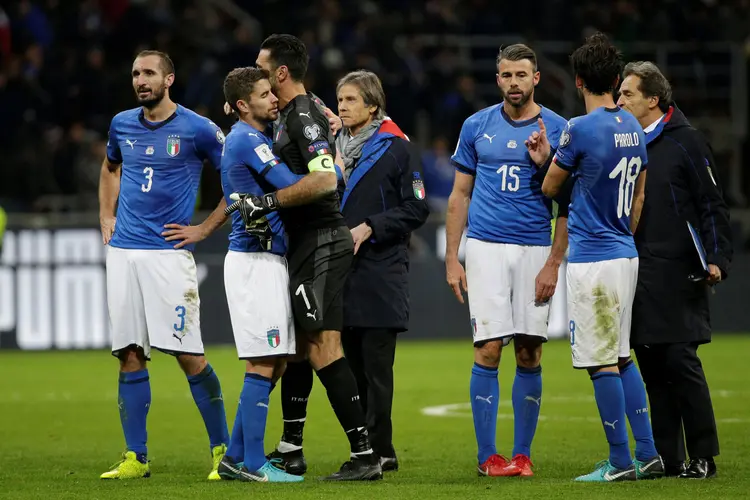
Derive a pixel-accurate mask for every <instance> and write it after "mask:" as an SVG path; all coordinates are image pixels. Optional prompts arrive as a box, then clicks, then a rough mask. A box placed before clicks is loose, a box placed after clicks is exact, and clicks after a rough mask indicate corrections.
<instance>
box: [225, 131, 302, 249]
mask: <svg viewBox="0 0 750 500" xmlns="http://www.w3.org/2000/svg"><path fill="white" fill-rule="evenodd" d="M269 132H270V130H269ZM301 178H302V176H298V175H294V174H292V173H291V172H290V171H289V169H288V168H287V167H286V165H284V164H283V163H281V160H279V158H278V157H277V156H276V155H274V154H273V141H272V140H271V137H269V136H268V135H267V134H265V133H263V132H261V131H259V130H258V129H256V128H254V127H252V126H250V125H248V124H247V123H245V122H243V121H238V122H237V123H235V124H234V126H232V130H231V131H230V132H229V134H228V135H227V140H226V144H225V145H224V151H223V153H222V158H221V185H222V188H223V189H224V196H225V197H226V200H227V204H232V203H234V202H233V201H232V200H230V199H229V195H230V194H232V193H248V194H254V195H257V196H262V195H263V194H265V193H269V192H271V191H275V190H276V189H281V188H285V187H287V186H290V185H292V184H294V183H295V182H297V181H298V180H299V179H301ZM266 217H267V218H268V222H269V223H270V225H271V230H272V231H273V234H274V236H273V240H272V242H271V252H272V253H275V254H277V255H284V254H285V253H286V242H285V237H284V228H283V225H282V223H281V218H280V217H279V214H278V212H272V213H270V214H268V215H267V216H266ZM229 249H230V250H234V251H237V252H263V251H266V250H265V249H264V248H263V247H262V246H261V244H260V241H259V240H258V238H257V237H255V236H251V235H249V234H247V232H246V231H245V223H244V222H242V217H241V216H240V213H239V212H234V213H233V214H232V232H231V233H230V234H229Z"/></svg>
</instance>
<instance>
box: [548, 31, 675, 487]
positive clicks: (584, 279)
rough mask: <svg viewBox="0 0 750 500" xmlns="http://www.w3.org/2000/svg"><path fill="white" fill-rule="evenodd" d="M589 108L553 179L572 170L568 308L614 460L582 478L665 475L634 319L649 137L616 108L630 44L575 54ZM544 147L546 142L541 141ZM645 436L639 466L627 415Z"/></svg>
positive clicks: (556, 182) (599, 41) (574, 126)
mask: <svg viewBox="0 0 750 500" xmlns="http://www.w3.org/2000/svg"><path fill="white" fill-rule="evenodd" d="M571 62H572V65H573V70H574V72H575V75H576V87H577V88H578V91H579V93H580V94H581V95H582V96H583V100H584V102H585V104H586V113H587V114H586V115H584V116H580V117H577V118H574V119H572V120H571V121H570V122H569V123H568V124H567V126H566V128H565V130H564V131H563V134H562V136H561V138H560V144H559V147H558V149H557V153H556V154H555V157H554V160H553V162H552V165H551V166H550V169H549V172H548V173H547V177H546V178H545V179H544V184H543V185H542V190H543V192H544V194H545V195H546V196H554V195H555V194H556V193H557V192H558V189H559V187H560V186H561V185H562V184H563V183H564V182H565V180H566V179H567V178H568V177H569V176H570V175H571V174H572V176H573V177H574V179H575V187H574V189H573V202H572V204H571V206H570V223H569V225H568V231H569V238H570V255H569V256H568V270H567V281H568V315H569V317H570V344H571V346H572V351H573V366H574V367H575V368H580V369H586V370H588V373H589V374H590V376H591V380H592V382H593V383H594V397H595V398H596V404H597V406H598V408H599V415H600V417H601V419H602V425H603V427H604V433H605V435H606V437H607V441H608V442H609V459H608V460H605V461H603V462H602V463H601V464H600V465H598V466H597V467H596V469H595V470H594V471H593V472H591V473H589V474H586V475H583V476H580V477H578V478H577V479H576V480H577V481H588V482H609V481H625V480H634V479H636V478H637V479H646V478H653V477H658V476H660V475H662V474H663V471H664V466H663V463H662V460H661V458H660V457H659V456H658V454H657V452H656V448H655V447H654V439H653V434H652V432H651V423H650V421H649V417H648V405H647V403H646V391H645V388H644V386H643V380H642V379H641V375H640V373H639V371H638V368H637V367H636V366H635V365H634V364H633V362H632V361H631V360H630V320H631V312H632V305H633V296H634V294H635V285H636V280H637V278H638V252H637V251H636V248H635V243H634V242H633V233H632V230H633V227H634V226H635V221H637V220H638V219H639V217H640V210H641V208H642V206H643V200H644V186H645V184H646V171H645V168H646V163H647V156H646V140H645V137H644V135H643V129H642V127H641V126H640V125H639V123H638V120H636V118H635V117H633V115H631V114H630V113H628V112H627V111H624V110H621V109H620V108H618V107H617V106H616V105H615V102H614V99H613V97H612V94H613V92H614V89H615V88H617V84H618V81H619V78H620V71H621V69H622V59H621V54H620V51H619V50H618V49H617V48H616V47H615V46H614V45H612V43H611V42H610V41H609V40H608V39H607V37H606V36H605V35H603V34H601V33H597V34H595V35H593V36H591V37H589V38H588V39H587V40H586V43H585V44H584V45H583V46H581V47H579V48H578V49H576V51H575V52H573V54H572V55H571ZM535 147H539V145H536V146H535ZM626 415H627V417H628V420H629V421H630V427H631V430H632V431H633V437H634V438H635V441H636V448H635V456H636V460H635V464H634V463H633V460H632V459H631V455H630V448H629V446H628V430H627V427H626V426H625V416H626Z"/></svg>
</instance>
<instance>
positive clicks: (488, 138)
mask: <svg viewBox="0 0 750 500" xmlns="http://www.w3.org/2000/svg"><path fill="white" fill-rule="evenodd" d="M495 135H497V134H495ZM495 135H493V136H489V135H487V134H484V135H483V136H482V138H483V139H487V140H488V141H490V144H492V139H494V138H495Z"/></svg>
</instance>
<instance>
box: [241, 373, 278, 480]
mask: <svg viewBox="0 0 750 500" xmlns="http://www.w3.org/2000/svg"><path fill="white" fill-rule="evenodd" d="M270 393H271V379H269V378H266V377H263V376H262V375H258V374H257V373H247V374H245V383H244V384H243V386H242V393H240V406H241V407H242V435H243V438H244V442H245V458H244V462H245V467H247V470H249V471H250V472H255V471H257V470H258V469H260V468H261V467H263V465H264V464H265V463H266V455H265V451H264V449H263V437H264V436H265V434H266V420H267V419H268V401H269V398H268V396H269V394H270Z"/></svg>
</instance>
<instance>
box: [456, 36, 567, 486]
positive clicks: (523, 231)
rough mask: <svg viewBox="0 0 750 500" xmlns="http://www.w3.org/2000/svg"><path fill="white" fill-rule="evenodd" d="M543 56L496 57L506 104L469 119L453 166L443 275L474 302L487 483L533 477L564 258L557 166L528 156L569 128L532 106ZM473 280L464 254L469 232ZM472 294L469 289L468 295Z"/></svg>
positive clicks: (475, 397)
mask: <svg viewBox="0 0 750 500" xmlns="http://www.w3.org/2000/svg"><path fill="white" fill-rule="evenodd" d="M539 78H540V73H539V71H538V69H537V60H536V54H535V53H534V51H533V50H531V49H530V48H529V47H527V46H526V45H522V44H517V45H510V46H508V47H506V48H504V49H502V50H501V51H500V54H499V55H498V57H497V85H498V87H499V88H500V92H501V94H502V97H503V101H502V102H501V103H500V104H496V105H494V106H490V107H488V108H485V109H483V110H481V111H479V112H477V113H475V114H474V115H472V116H470V117H469V118H468V119H467V120H466V121H465V122H464V124H463V127H462V128H461V134H460V137H459V140H458V145H457V146H456V151H455V153H454V154H453V156H452V158H451V161H452V162H453V165H454V166H455V168H456V174H455V180H454V184H453V191H452V193H451V195H450V198H449V201H448V214H447V217H446V257H445V266H446V275H447V281H448V284H449V285H450V286H451V288H452V289H453V292H454V293H455V294H456V297H457V298H458V300H459V302H461V303H463V302H464V299H463V295H462V290H461V289H462V288H463V291H468V294H469V309H470V312H471V325H472V330H473V336H474V366H473V368H472V370H471V382H470V396H471V407H472V413H473V415H474V432H475V434H476V438H477V446H478V449H479V450H478V455H477V458H478V461H479V465H478V472H479V474H480V475H485V476H519V475H520V476H532V475H533V472H532V464H531V459H530V457H531V442H532V440H533V438H534V433H535V432H536V426H537V422H538V420H539V410H540V406H541V401H542V368H541V365H540V362H541V355H542V343H544V342H545V341H546V340H547V317H548V315H549V299H550V298H551V297H552V295H553V294H554V291H555V287H556V284H557V275H558V269H559V266H560V263H561V262H562V259H563V256H564V254H565V250H566V248H567V231H566V230H565V227H566V217H567V212H566V210H567V202H566V201H561V203H560V212H559V214H558V219H557V223H556V229H557V230H556V233H555V238H554V242H552V245H551V248H550V241H551V240H552V236H551V231H552V229H551V222H550V220H551V218H552V211H551V210H552V204H551V202H549V201H548V200H546V199H545V198H544V196H542V192H541V187H542V185H541V183H542V179H543V177H544V174H545V171H546V168H548V167H549V162H550V160H551V158H552V152H551V151H550V150H547V151H546V152H545V153H544V154H543V155H542V154H541V153H540V154H537V153H535V154H529V152H527V149H526V148H525V147H524V144H525V141H526V140H527V138H529V136H530V135H532V134H533V133H537V134H538V132H539V130H540V129H539V124H538V121H539V120H540V119H541V118H542V117H543V118H545V119H546V120H547V122H548V124H549V125H548V129H549V141H550V142H552V144H553V145H555V146H556V145H557V139H558V137H559V135H560V132H561V131H562V128H563V127H564V126H565V120H564V119H563V118H561V117H560V116H558V115H557V114H555V113H554V112H552V111H550V110H549V109H547V108H544V107H542V106H540V105H539V104H537V103H536V102H535V101H534V88H535V87H536V85H537V84H538V83H539ZM467 214H468V221H469V228H468V240H467V242H466V271H465V272H464V268H463V266H462V265H461V263H460V262H459V259H458V249H459V244H460V241H461V236H462V233H463V230H464V227H465V225H466V219H467ZM467 285H468V289H467ZM511 339H513V341H514V347H515V354H516V377H515V381H514V383H513V392H512V396H511V398H512V400H513V413H514V417H515V423H514V446H513V458H512V460H511V461H510V462H509V461H508V460H507V459H506V458H505V457H503V456H501V455H498V453H497V450H496V447H495V430H496V427H497V408H498V399H499V398H500V387H499V384H498V378H497V377H498V372H497V370H498V366H499V363H500V353H501V350H502V348H503V346H504V345H507V344H508V343H509V342H510V340H511Z"/></svg>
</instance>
